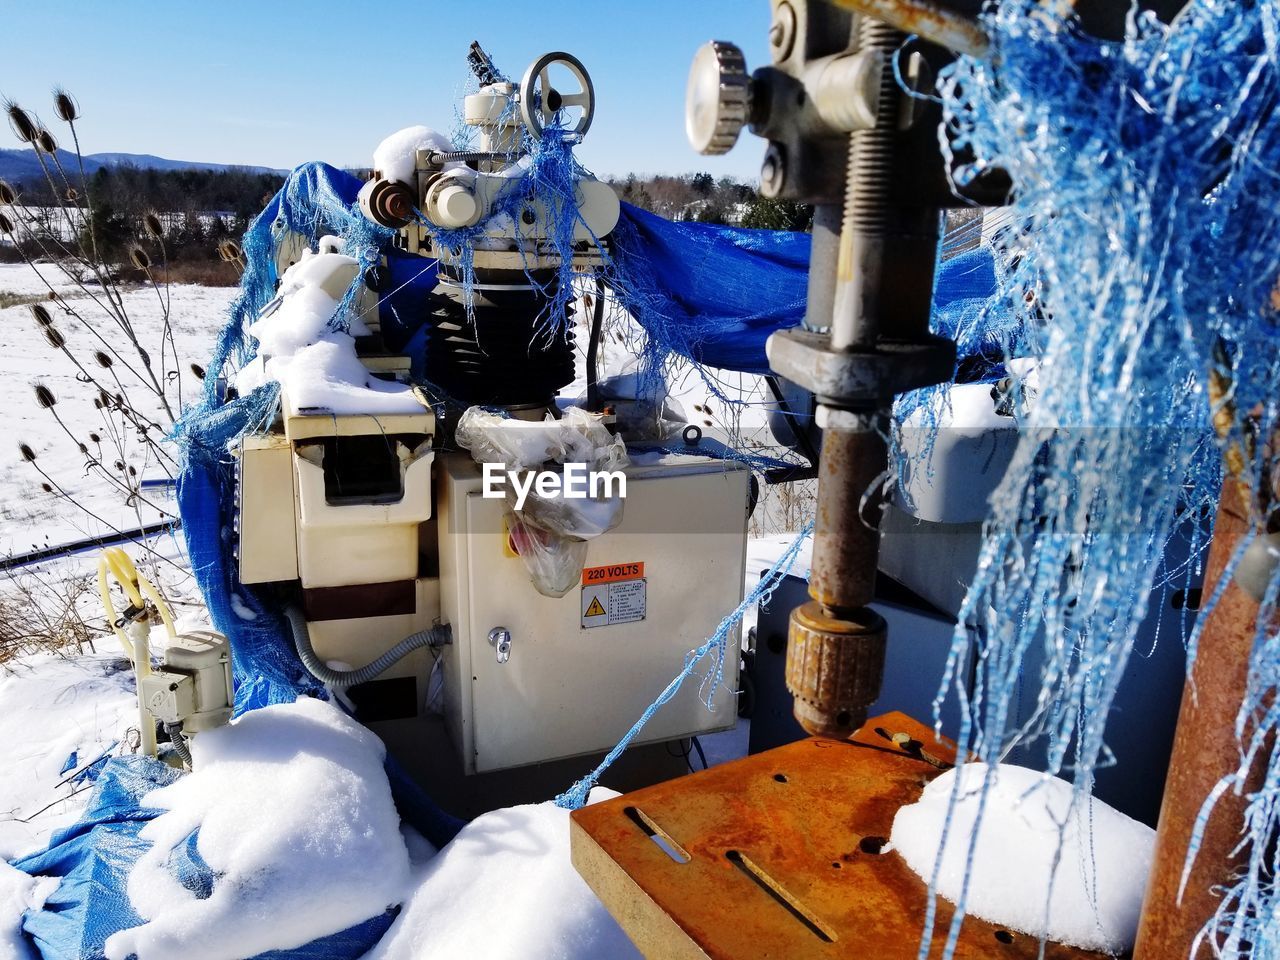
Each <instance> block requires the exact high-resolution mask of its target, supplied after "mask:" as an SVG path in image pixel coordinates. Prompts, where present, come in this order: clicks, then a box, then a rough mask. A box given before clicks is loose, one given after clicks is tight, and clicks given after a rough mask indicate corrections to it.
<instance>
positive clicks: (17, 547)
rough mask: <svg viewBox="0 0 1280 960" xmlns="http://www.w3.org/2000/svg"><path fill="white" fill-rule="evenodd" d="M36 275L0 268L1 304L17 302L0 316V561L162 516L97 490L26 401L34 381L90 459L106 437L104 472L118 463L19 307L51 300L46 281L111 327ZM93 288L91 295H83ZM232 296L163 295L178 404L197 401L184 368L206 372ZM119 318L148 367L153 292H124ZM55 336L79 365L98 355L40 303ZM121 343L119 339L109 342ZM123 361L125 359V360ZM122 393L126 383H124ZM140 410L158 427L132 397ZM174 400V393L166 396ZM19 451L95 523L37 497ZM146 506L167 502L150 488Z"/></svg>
mask: <svg viewBox="0 0 1280 960" xmlns="http://www.w3.org/2000/svg"><path fill="white" fill-rule="evenodd" d="M38 269H39V271H40V275H39V276H37V274H36V272H35V271H33V270H32V269H31V268H30V267H28V266H26V265H25V264H0V294H9V295H11V296H13V297H16V298H20V302H19V303H18V305H16V306H11V307H7V308H4V309H0V326H2V327H3V328H4V329H5V330H7V331H10V333H9V336H8V337H7V339H6V341H5V349H4V350H3V351H0V398H2V399H3V401H4V409H5V411H6V416H5V423H4V426H3V427H2V428H0V492H3V494H4V496H3V497H0V555H3V554H6V553H9V552H13V553H23V552H25V551H27V550H30V549H32V548H33V547H43V546H47V545H49V544H58V543H67V542H70V541H72V540H79V539H82V538H86V537H90V536H98V535H101V534H103V533H107V532H110V528H113V527H114V528H117V529H132V528H134V527H137V526H139V525H140V524H146V523H151V522H153V521H154V520H156V519H158V518H159V516H160V515H159V513H158V512H157V511H156V510H155V509H153V508H152V507H151V506H149V505H147V504H146V503H140V504H138V505H137V506H136V507H135V506H130V505H128V504H126V503H125V502H124V500H125V498H124V496H123V495H122V494H121V493H120V492H119V491H118V490H117V489H115V488H112V487H111V486H109V485H108V484H107V483H104V482H103V481H102V479H101V477H100V476H99V475H98V474H97V473H96V472H89V471H87V470H86V468H85V459H86V458H85V457H84V456H83V455H82V454H81V453H80V452H79V450H78V449H77V448H76V447H75V445H74V444H73V443H72V442H71V441H70V440H69V439H68V438H67V436H66V435H65V434H63V433H62V432H61V430H59V429H58V426H57V424H56V423H55V421H54V420H53V417H52V415H51V414H50V412H49V411H48V410H42V409H40V408H39V407H37V406H36V404H35V403H33V402H32V401H31V387H32V384H34V383H35V382H37V381H39V382H41V383H44V384H45V385H47V386H48V387H49V388H50V389H51V390H52V391H53V392H54V394H55V395H56V396H57V398H58V406H57V408H56V409H57V412H58V413H59V415H60V416H61V417H62V419H63V421H64V422H66V423H67V425H68V426H69V427H70V428H71V430H72V431H73V432H74V433H75V434H76V435H77V437H78V438H80V439H81V440H83V441H84V442H86V443H88V445H89V448H90V450H91V451H95V452H96V451H97V449H98V448H97V445H95V444H93V443H92V442H91V441H90V440H89V439H88V434H89V432H90V431H92V430H97V431H98V432H99V433H101V434H102V435H103V438H104V442H103V444H102V447H101V455H102V457H103V459H104V461H105V462H106V463H107V464H108V465H109V464H110V462H111V461H112V460H114V459H115V457H116V455H117V454H116V451H115V450H114V449H113V447H112V444H111V442H110V438H109V434H108V431H107V430H105V429H104V427H103V422H102V415H101V413H100V412H99V411H98V410H97V409H95V408H94V406H93V399H94V396H95V395H96V391H94V390H93V389H92V388H90V387H86V386H85V385H84V384H82V383H80V382H78V381H77V380H76V373H77V371H76V368H75V366H74V365H73V364H72V363H71V361H70V360H69V359H68V358H67V357H66V356H65V355H64V354H63V353H62V352H61V351H58V350H54V349H53V348H52V347H50V346H49V345H48V344H47V343H46V342H45V340H44V338H43V337H41V336H40V335H39V333H38V332H37V331H36V327H35V324H34V322H33V321H32V318H31V313H30V307H29V306H28V305H27V304H26V303H22V302H21V300H29V301H30V302H34V301H35V300H37V299H40V300H43V299H44V297H46V296H47V295H48V292H49V287H48V286H46V285H45V283H44V282H43V281H41V279H40V276H43V277H45V278H46V279H47V280H48V281H49V283H50V284H51V285H52V286H53V287H54V288H55V289H56V290H57V291H58V292H59V295H60V296H62V297H64V298H65V302H66V304H67V305H68V306H70V307H74V308H75V309H76V310H77V311H79V312H80V313H81V314H82V316H84V317H85V319H86V320H88V321H89V322H91V323H96V324H99V325H102V324H108V326H103V329H104V330H107V331H108V333H107V336H109V337H110V336H111V331H113V330H114V328H113V327H111V326H109V324H110V321H108V320H107V319H106V315H105V313H104V312H103V311H102V309H101V308H100V307H98V306H96V305H95V304H94V303H93V301H92V300H91V299H90V298H89V296H88V294H86V293H85V292H84V291H82V290H80V289H79V288H78V287H76V286H75V285H74V284H73V283H72V282H71V281H70V280H68V278H67V277H66V276H65V275H64V274H63V273H62V271H61V270H59V269H58V268H57V267H56V266H55V265H53V264H40V265H39V266H38ZM94 289H95V288H92V287H90V288H89V290H91V291H92V290H94ZM235 293H236V291H235V290H234V289H233V288H223V287H201V286H193V285H178V286H173V287H170V288H169V291H168V296H169V300H170V307H171V312H170V318H171V322H172V327H173V335H174V340H175V342H176V344H177V348H178V356H179V357H180V358H181V360H182V364H181V366H180V370H181V371H182V374H183V380H184V393H183V396H184V399H185V400H186V401H188V402H190V400H191V399H192V398H193V396H194V395H195V393H196V391H197V389H198V386H199V385H198V384H197V383H196V382H195V381H194V379H193V378H192V376H191V374H190V373H189V372H188V371H187V367H186V365H187V363H189V362H192V361H195V362H197V363H201V364H203V363H205V362H207V360H208V358H209V355H210V354H211V353H212V352H213V341H214V338H215V337H216V336H217V333H218V330H219V329H220V328H221V327H222V325H223V324H224V323H225V321H226V310H227V306H228V304H229V303H230V302H231V299H232V297H234V296H235ZM123 301H124V306H125V309H126V310H127V311H128V314H129V317H130V319H131V321H132V323H133V326H134V329H135V331H136V332H137V334H138V339H139V340H140V342H141V343H142V344H143V345H144V346H145V347H146V348H147V349H148V350H149V351H150V352H151V355H152V356H153V357H159V356H160V355H161V348H160V342H161V329H162V324H163V310H162V305H161V303H160V301H159V299H158V298H157V297H156V293H155V291H154V290H152V289H150V288H136V289H129V290H126V291H125V292H124V293H123ZM46 306H47V307H48V309H49V311H50V313H51V314H52V315H53V318H54V322H55V324H56V326H57V328H58V330H59V331H60V332H61V333H62V334H63V336H64V337H66V340H67V347H68V349H70V350H71V351H72V353H74V354H75V355H76V356H77V357H79V358H80V359H81V360H82V361H85V362H87V363H89V364H90V366H91V368H92V357H91V354H92V353H93V351H94V350H95V349H98V348H99V347H100V344H99V343H98V341H97V340H96V339H95V338H94V337H93V335H92V334H90V333H89V332H88V331H87V330H85V329H84V327H83V326H81V325H80V324H79V323H78V322H77V321H76V320H74V319H73V318H72V317H70V316H67V315H66V314H65V313H63V312H62V309H61V307H60V306H59V305H56V304H52V303H46ZM115 336H116V338H117V339H118V338H119V334H118V333H116V334H115ZM126 355H127V354H126ZM121 378H122V380H124V382H125V384H126V386H128V385H129V380H128V377H127V375H124V374H122V375H121ZM130 395H131V397H132V399H133V401H134V402H135V403H136V404H137V405H138V407H139V408H140V409H141V410H142V411H143V412H145V413H146V414H148V415H150V416H153V417H156V418H157V420H159V419H161V417H160V411H159V405H158V404H157V403H155V402H152V401H151V400H150V398H149V397H148V395H147V394H146V393H145V392H144V391H143V390H141V389H138V390H133V389H131V390H130ZM171 396H173V393H172V392H171ZM19 442H23V443H28V444H30V445H31V446H32V447H33V448H34V450H35V452H36V454H37V455H38V458H39V459H38V461H37V463H38V465H39V466H40V467H41V468H43V469H44V470H45V472H47V473H48V474H50V475H51V476H52V477H54V478H55V479H56V480H57V481H58V483H60V484H61V485H62V486H63V487H65V488H66V490H67V491H68V493H69V494H70V495H71V496H72V497H74V498H75V499H76V501H77V502H78V503H81V504H83V505H84V506H85V507H86V508H87V509H88V510H90V511H92V512H93V513H95V514H97V516H98V517H100V518H101V520H95V519H93V518H91V517H89V516H88V515H86V514H85V513H84V512H82V511H80V510H76V509H74V508H72V507H70V506H69V505H68V504H67V503H65V502H64V501H62V500H59V499H58V498H56V497H54V496H53V495H50V494H47V493H44V492H42V491H41V489H40V483H41V482H42V479H43V478H42V477H40V476H39V475H38V474H37V473H36V472H35V470H33V469H32V465H31V464H28V463H24V462H22V461H21V460H20V458H19V456H18V452H17V450H16V446H17V444H18V443H19ZM125 459H126V460H127V461H128V462H129V464H130V465H132V466H136V468H137V469H138V471H139V473H140V474H141V475H142V476H144V477H158V476H163V473H162V471H161V470H160V469H159V468H158V467H156V466H155V465H154V464H148V463H146V462H144V459H143V458H142V457H141V456H140V449H139V448H138V447H137V446H136V445H132V446H130V447H129V450H127V451H126V457H125ZM145 495H146V497H147V498H148V499H150V500H152V501H154V502H155V503H156V505H157V506H159V507H162V508H164V507H168V508H169V509H171V508H172V507H171V504H169V503H168V502H167V494H165V493H164V492H163V491H161V490H156V489H155V488H148V489H147V490H146V491H145Z"/></svg>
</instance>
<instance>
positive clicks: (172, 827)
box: [106, 698, 409, 960]
mask: <svg viewBox="0 0 1280 960" xmlns="http://www.w3.org/2000/svg"><path fill="white" fill-rule="evenodd" d="M191 750H192V754H193V757H194V772H193V773H191V774H189V775H188V776H186V777H183V778H182V779H181V780H179V781H177V782H176V783H173V784H171V785H170V786H167V787H163V788H161V789H159V790H156V791H153V792H152V793H150V794H149V795H148V796H147V797H146V798H145V800H144V803H145V804H146V805H147V806H152V807H157V808H160V809H162V810H164V811H165V812H164V813H163V814H161V815H160V816H159V817H157V818H156V819H155V820H153V821H152V822H150V823H149V824H147V826H146V827H145V828H143V830H142V834H141V836H142V837H143V839H146V840H149V841H151V842H152V844H153V846H152V847H151V849H150V850H149V851H148V852H147V853H146V854H144V855H143V856H142V858H141V859H140V860H139V861H138V863H137V865H136V866H135V867H134V870H133V872H132V873H131V875H130V877H129V884H128V891H129V900H130V902H131V903H132V904H133V907H134V909H135V910H137V912H138V914H139V915H140V916H142V917H143V918H144V919H146V920H148V921H149V922H148V923H146V924H144V925H142V926H140V927H135V928H133V929H131V930H124V931H121V932H120V933H117V934H115V935H114V936H112V937H111V938H110V939H109V940H108V941H107V947H106V955H107V957H108V958H109V960H125V958H126V957H128V956H130V955H131V954H135V953H136V954H137V957H138V960H151V958H169V957H177V956H181V957H183V958H185V960H233V958H235V957H247V956H254V955H256V954H258V953H261V952H264V951H267V950H272V949H288V948H291V947H297V946H301V945H303V944H306V943H309V942H310V941H312V940H315V939H317V938H319V937H323V936H327V935H329V934H332V933H337V932H340V931H342V930H345V929H347V928H348V927H351V926H354V925H356V924H358V923H361V922H362V921H364V920H367V919H369V918H370V917H373V916H376V915H378V914H380V913H382V912H383V911H384V910H386V909H387V908H388V907H390V906H392V905H394V904H397V903H399V902H400V899H401V897H402V895H403V891H404V889H405V886H406V884H407V882H408V879H409V855H408V851H407V849H406V847H405V842H404V840H403V838H402V837H401V834H400V829H399V828H400V818H399V816H398V815H397V813H396V809H395V805H394V803H393V802H392V799H391V788H390V786H389V785H388V783H387V778H386V775H385V774H384V773H383V770H382V764H383V759H384V756H385V752H384V748H383V746H382V743H381V741H380V740H378V738H377V737H376V736H374V735H373V734H372V733H370V732H369V731H368V730H366V729H364V728H363V727H362V726H360V725H359V724H357V723H356V722H355V721H354V720H352V719H350V718H348V717H347V716H346V715H344V714H343V713H342V712H341V711H340V710H338V708H337V707H335V706H333V705H332V704H329V703H325V702H323V701H320V700H312V699H306V698H304V699H301V700H298V701H297V702H296V703H291V704H279V705H275V706H269V707H263V708H262V709H259V710H255V711H253V712H251V713H248V714H246V715H244V716H242V717H241V718H240V719H238V720H237V721H235V722H234V723H232V724H231V725H229V726H227V727H223V728H220V729H217V730H211V731H208V732H206V733H202V734H200V735H199V736H198V737H195V738H194V739H193V740H192V742H191ZM196 829H199V831H200V833H199V837H198V840H197V849H198V851H199V853H200V855H201V857H203V858H204V860H205V862H206V863H208V865H209V867H210V868H211V869H212V871H213V873H214V875H215V877H216V880H215V882H214V884H213V893H212V895H211V896H210V897H209V898H208V899H205V900H199V899H196V897H195V894H194V893H193V892H192V891H190V890H188V889H187V888H186V887H184V886H183V885H182V884H181V883H180V882H179V881H178V880H177V879H176V878H175V877H174V876H173V875H172V874H171V873H170V872H169V870H168V869H167V866H166V864H167V861H168V859H169V856H170V853H171V851H172V850H173V849H174V848H175V847H177V846H179V845H180V844H182V843H183V842H185V841H186V839H187V837H188V836H189V835H190V834H191V832H192V831H193V830H196Z"/></svg>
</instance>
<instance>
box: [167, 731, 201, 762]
mask: <svg viewBox="0 0 1280 960" xmlns="http://www.w3.org/2000/svg"><path fill="white" fill-rule="evenodd" d="M164 732H165V733H167V734H169V745H170V746H171V747H173V752H174V753H176V754H177V755H178V756H179V757H181V758H182V762H183V763H185V764H186V765H187V766H188V767H191V769H193V770H194V769H195V764H193V763H192V762H191V748H190V747H188V746H187V738H186V736H185V735H183V733H182V724H180V723H166V724H165V725H164Z"/></svg>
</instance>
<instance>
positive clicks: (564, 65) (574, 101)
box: [520, 53, 596, 137]
mask: <svg viewBox="0 0 1280 960" xmlns="http://www.w3.org/2000/svg"><path fill="white" fill-rule="evenodd" d="M553 69H554V70H558V71H561V72H565V73H568V74H569V75H570V78H571V79H572V81H575V82H576V83H577V89H576V91H575V92H572V93H565V92H564V91H563V90H561V89H559V88H557V87H556V86H554V84H553V81H552V78H551V72H552V70H553ZM569 107H576V108H578V109H579V110H581V111H582V115H581V116H580V117H579V118H578V122H577V124H576V125H575V126H573V127H570V128H567V130H566V132H567V133H571V134H576V135H578V136H582V135H583V134H585V133H586V132H587V130H588V129H590V127H591V119H592V117H593V116H594V115H595V111H596V98H595V90H594V88H593V87H592V86H591V76H590V75H589V74H588V73H587V69H586V67H584V66H583V65H582V61H580V60H579V59H578V58H577V57H575V56H573V55H572V54H568V53H548V54H544V55H543V56H541V57H539V58H538V59H537V60H535V61H533V63H531V64H529V69H528V70H526V71H525V72H524V79H523V80H521V81H520V116H521V119H523V120H524V125H525V126H526V127H528V129H529V132H530V133H532V134H533V135H534V136H535V137H540V136H542V131H543V130H544V129H545V128H546V126H547V125H548V124H549V123H551V122H552V121H553V120H554V119H555V116H556V114H557V113H559V112H560V111H561V110H564V109H566V108H569Z"/></svg>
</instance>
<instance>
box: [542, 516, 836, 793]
mask: <svg viewBox="0 0 1280 960" xmlns="http://www.w3.org/2000/svg"><path fill="white" fill-rule="evenodd" d="M812 533H813V523H812V522H811V523H809V524H808V525H807V526H806V527H805V528H804V529H803V530H801V531H800V533H798V534H797V535H796V538H795V540H793V541H792V543H791V546H789V547H787V549H786V551H785V552H784V553H783V554H782V556H781V557H779V558H778V560H777V562H776V563H774V565H773V566H772V567H770V568H769V569H768V571H766V572H765V574H764V576H762V577H761V578H760V582H759V583H757V584H756V585H755V586H754V587H752V588H751V591H750V592H749V593H748V594H747V596H746V597H745V598H744V599H743V601H742V602H741V603H740V604H738V606H737V607H736V608H735V609H734V610H732V611H731V612H730V613H729V614H728V615H726V616H725V618H724V619H723V620H721V621H720V625H719V626H718V627H716V632H715V633H713V634H712V635H711V636H710V637H708V638H707V640H706V642H705V643H703V644H702V645H701V646H698V647H696V648H694V649H693V650H690V651H689V652H688V653H687V654H685V658H684V666H683V667H682V668H681V670H680V672H679V673H677V674H676V675H675V677H674V678H673V679H672V681H671V682H670V683H669V684H667V686H666V687H665V688H664V689H663V691H662V692H661V693H660V694H658V697H657V699H656V700H654V701H653V703H652V704H650V705H649V706H648V707H647V708H646V709H645V711H644V713H643V714H641V715H640V718H639V719H638V720H636V722H635V723H634V724H632V726H631V729H630V730H628V731H627V732H626V733H625V734H624V735H623V737H622V739H621V740H619V741H618V744H617V746H615V747H614V748H613V749H612V750H610V751H609V753H608V755H606V756H605V758H604V759H603V760H601V761H600V763H599V765H598V766H597V767H596V768H595V769H594V770H592V771H591V772H590V773H589V774H587V775H586V776H585V777H583V778H582V779H581V780H579V781H578V782H577V783H575V784H574V785H573V786H571V787H570V788H569V789H568V790H566V791H565V792H564V793H562V794H560V796H558V797H556V806H559V807H564V808H565V809H567V810H577V809H578V808H579V807H582V806H583V805H584V804H586V802H587V797H588V796H590V794H591V788H592V787H594V786H595V785H596V784H597V783H599V782H600V777H601V776H602V775H603V774H604V772H605V771H606V770H607V769H609V767H611V766H612V765H613V763H614V761H615V760H617V759H618V758H619V757H620V756H622V754H623V753H624V752H625V751H626V749H627V748H628V747H629V746H631V743H632V741H633V740H635V738H636V737H637V736H638V735H639V734H640V731H641V730H642V729H643V728H644V726H645V724H647V723H648V722H649V721H650V720H651V719H653V715H654V714H655V713H657V712H658V711H659V710H661V709H662V707H663V706H664V705H665V704H667V703H669V702H670V701H671V698H672V697H674V696H675V695H676V694H677V693H679V692H680V688H681V687H682V686H683V685H684V682H685V681H686V680H688V679H689V677H691V676H693V674H694V672H695V670H696V669H697V667H698V665H699V664H701V663H702V662H703V661H704V660H708V658H709V663H710V668H709V669H708V670H707V671H706V673H705V674H704V675H703V680H702V687H701V689H700V694H701V700H702V702H703V703H704V704H705V705H706V707H707V709H708V710H710V709H712V700H713V698H714V696H715V692H716V690H717V689H718V688H719V686H720V684H721V683H723V682H724V664H725V659H726V657H727V656H728V653H729V639H730V636H731V635H732V632H733V628H734V627H736V626H737V625H738V624H739V623H741V622H742V615H743V614H744V613H746V612H747V611H748V610H750V609H751V608H752V607H754V606H756V605H757V604H761V603H768V602H769V598H770V597H772V596H773V591H774V590H775V589H776V588H777V586H778V584H779V583H781V582H782V580H783V578H785V577H786V576H787V574H788V573H790V572H791V568H792V566H793V565H794V564H795V562H796V557H798V556H799V555H800V549H801V548H802V547H803V546H804V542H805V541H806V540H808V539H809V537H810V536H811V535H812Z"/></svg>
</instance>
